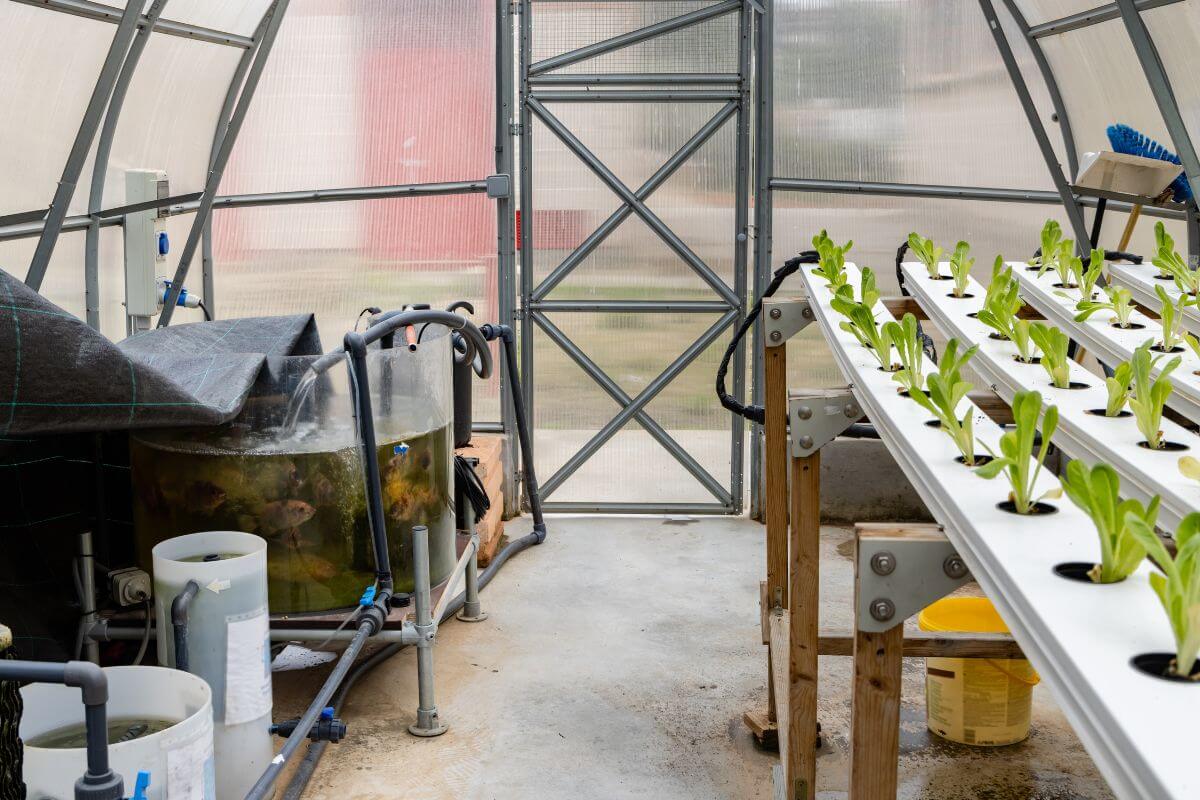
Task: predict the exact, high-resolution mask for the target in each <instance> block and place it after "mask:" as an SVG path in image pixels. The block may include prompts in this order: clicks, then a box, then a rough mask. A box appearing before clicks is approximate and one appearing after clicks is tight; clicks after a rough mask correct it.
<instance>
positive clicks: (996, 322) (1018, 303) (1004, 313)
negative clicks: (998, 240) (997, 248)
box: [975, 256, 1025, 339]
mask: <svg viewBox="0 0 1200 800" xmlns="http://www.w3.org/2000/svg"><path fill="white" fill-rule="evenodd" d="M1020 290H1021V287H1020V284H1018V283H1017V281H1016V280H1014V279H1013V276H1012V267H1004V261H1003V256H996V263H995V265H994V266H993V267H992V282H991V283H989V284H988V288H987V294H985V295H984V298H983V308H981V309H979V311H978V312H977V313H976V314H975V318H976V319H978V320H979V321H980V322H982V323H983V324H984V325H987V326H988V327H989V328H992V329H993V330H995V331H996V334H997V335H998V336H999V337H1000V338H1001V339H1012V338H1013V323H1014V322H1016V320H1017V313H1018V312H1019V311H1020V310H1021V307H1022V306H1024V305H1025V303H1024V301H1023V300H1021V295H1020Z"/></svg>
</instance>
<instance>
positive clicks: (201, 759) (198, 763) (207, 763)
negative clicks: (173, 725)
mask: <svg viewBox="0 0 1200 800" xmlns="http://www.w3.org/2000/svg"><path fill="white" fill-rule="evenodd" d="M166 784H167V791H166V795H165V797H166V800H216V797H217V789H216V775H215V774H214V771H213V740H212V728H211V727H210V726H206V735H205V736H200V737H197V738H196V739H193V740H192V741H190V742H188V743H187V744H185V745H181V746H179V747H176V748H174V749H172V750H168V751H167V781H166Z"/></svg>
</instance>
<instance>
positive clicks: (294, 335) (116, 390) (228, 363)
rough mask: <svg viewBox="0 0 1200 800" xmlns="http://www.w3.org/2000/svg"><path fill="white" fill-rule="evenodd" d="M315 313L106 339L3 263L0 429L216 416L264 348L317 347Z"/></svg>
mask: <svg viewBox="0 0 1200 800" xmlns="http://www.w3.org/2000/svg"><path fill="white" fill-rule="evenodd" d="M320 353H321V340H320V336H319V335H318V333H317V327H316V322H315V320H314V319H313V316H312V314H297V315H292V316H284V317H247V318H243V319H231V320H218V321H215V322H198V323H193V324H188V325H176V326H172V327H167V328H161V329H158V330H154V331H147V332H145V333H141V334H138V335H136V336H132V337H130V338H128V339H125V340H124V341H122V342H118V343H115V344H114V343H113V342H110V341H109V340H108V339H107V338H106V337H105V336H104V335H103V334H101V333H100V332H99V331H96V330H93V329H92V328H89V327H88V326H87V325H86V324H85V323H84V322H83V321H82V320H80V319H79V318H78V317H76V316H74V315H72V314H69V313H67V312H66V311H63V310H62V309H61V308H59V307H58V306H56V305H54V304H53V303H51V302H50V301H49V300H47V299H46V298H44V297H42V296H41V295H39V294H38V293H36V292H34V291H33V290H31V289H30V288H29V287H28V286H26V285H25V284H24V283H22V282H21V281H19V280H18V279H16V278H14V277H13V276H12V275H9V274H8V273H7V272H4V271H3V270H0V438H3V437H5V436H14V435H31V434H47V433H68V432H87V431H114V430H131V429H135V428H158V427H174V426H180V425H218V424H221V423H223V422H227V421H229V420H230V419H232V418H233V417H235V416H237V414H238V412H240V411H241V409H242V406H243V404H244V403H245V402H246V398H247V397H248V396H249V394H250V393H251V389H252V388H253V387H254V384H255V382H256V381H257V380H258V379H259V376H260V375H261V374H262V373H263V372H264V367H265V366H266V364H267V359H268V357H270V356H305V355H319V354H320Z"/></svg>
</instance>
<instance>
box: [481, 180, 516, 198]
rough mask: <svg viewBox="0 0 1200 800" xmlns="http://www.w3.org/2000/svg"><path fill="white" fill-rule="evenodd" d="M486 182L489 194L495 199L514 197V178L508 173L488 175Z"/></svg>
mask: <svg viewBox="0 0 1200 800" xmlns="http://www.w3.org/2000/svg"><path fill="white" fill-rule="evenodd" d="M485 183H486V186H487V196H488V197H490V198H492V199H493V200H498V199H501V198H507V197H512V178H510V177H509V176H508V175H488V176H487V178H486V179H485Z"/></svg>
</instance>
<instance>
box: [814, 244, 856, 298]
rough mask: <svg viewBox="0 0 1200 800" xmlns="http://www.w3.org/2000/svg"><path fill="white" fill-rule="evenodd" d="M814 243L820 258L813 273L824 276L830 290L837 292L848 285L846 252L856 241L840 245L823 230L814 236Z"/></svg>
mask: <svg viewBox="0 0 1200 800" xmlns="http://www.w3.org/2000/svg"><path fill="white" fill-rule="evenodd" d="M812 243H813V249H814V250H816V251H817V256H818V257H819V259H820V261H819V264H818V266H817V268H816V269H815V270H813V274H814V275H820V276H821V277H822V278H824V279H825V282H826V283H827V284H828V285H829V288H830V290H831V291H834V292H836V291H837V290H838V289H840V288H841V287H842V286H845V285H846V281H847V278H846V253H847V252H849V250H850V248H851V247H853V246H854V242H853V241H849V242H846V244H845V245H843V246H842V247H838V246H837V245H836V244H834V242H833V240H832V239H830V238H829V234H828V233H826V232H825V231H821V232H820V233H818V234H817V235H816V236H814V237H813V240H812Z"/></svg>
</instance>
